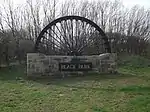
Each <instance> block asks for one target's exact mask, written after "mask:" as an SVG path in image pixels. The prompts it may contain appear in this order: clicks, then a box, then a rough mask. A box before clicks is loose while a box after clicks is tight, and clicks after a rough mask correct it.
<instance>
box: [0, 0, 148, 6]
mask: <svg viewBox="0 0 150 112" xmlns="http://www.w3.org/2000/svg"><path fill="white" fill-rule="evenodd" d="M4 1H6V0H0V4H3V3H4ZM12 1H13V2H14V4H15V5H20V4H23V3H25V1H26V0H12ZM33 1H35V0H33ZM59 1H64V0H59ZM78 1H81V0H78ZM89 1H93V0H89ZM95 1H96V0H95ZM121 1H122V2H123V4H124V5H125V6H126V7H128V8H130V7H132V6H134V5H136V4H138V5H140V6H144V7H145V8H150V0H121Z"/></svg>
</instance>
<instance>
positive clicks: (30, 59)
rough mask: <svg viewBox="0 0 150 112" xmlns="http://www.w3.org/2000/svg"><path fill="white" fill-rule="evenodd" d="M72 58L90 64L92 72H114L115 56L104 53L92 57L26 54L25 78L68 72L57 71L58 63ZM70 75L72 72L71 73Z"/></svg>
mask: <svg viewBox="0 0 150 112" xmlns="http://www.w3.org/2000/svg"><path fill="white" fill-rule="evenodd" d="M73 58H78V59H80V60H84V62H92V71H94V72H99V73H109V72H114V71H115V70H116V54H114V53H105V54H101V55H92V56H76V57H75V56H46V55H44V54H40V53H28V54H27V76H29V77H30V76H32V77H41V76H51V75H58V74H59V75H60V74H64V73H69V72H61V71H59V66H58V65H59V63H60V62H70V61H71V60H72V59H73ZM71 73H72V72H71Z"/></svg>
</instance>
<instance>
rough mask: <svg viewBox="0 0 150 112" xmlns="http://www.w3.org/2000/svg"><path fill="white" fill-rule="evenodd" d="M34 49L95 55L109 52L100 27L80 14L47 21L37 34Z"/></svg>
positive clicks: (106, 39)
mask: <svg viewBox="0 0 150 112" xmlns="http://www.w3.org/2000/svg"><path fill="white" fill-rule="evenodd" d="M35 51H36V52H39V53H44V54H48V55H96V54H101V53H110V52H111V48H110V45H109V42H108V38H107V36H106V35H105V33H104V32H103V31H102V30H101V28H100V27H99V26H98V25H96V24H95V23H94V22H92V21H91V20H89V19H86V18H84V17H80V16H64V17H60V18H58V19H56V20H54V21H52V22H51V23H49V24H48V25H47V26H46V27H45V28H44V29H43V30H42V31H41V33H40V34H39V36H38V38H37V41H36V44H35Z"/></svg>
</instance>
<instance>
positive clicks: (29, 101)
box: [0, 64, 150, 112]
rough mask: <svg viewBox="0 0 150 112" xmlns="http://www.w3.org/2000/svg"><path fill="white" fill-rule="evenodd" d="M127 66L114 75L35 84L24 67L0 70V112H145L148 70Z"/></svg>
mask: <svg viewBox="0 0 150 112" xmlns="http://www.w3.org/2000/svg"><path fill="white" fill-rule="evenodd" d="M127 65H128V64H126V65H124V66H120V68H119V72H120V74H117V75H113V74H105V75H100V74H99V75H94V74H93V75H88V76H84V77H73V78H71V77H70V78H61V79H60V78H59V79H38V80H35V81H33V80H26V78H25V73H24V71H25V68H24V67H19V66H18V67H11V68H9V69H8V68H3V69H0V99H1V101H0V112H149V110H150V94H149V93H150V86H149V85H150V76H149V73H150V70H149V67H146V66H145V65H144V67H141V68H140V67H135V66H134V67H128V66H127ZM133 65H134V64H133ZM135 68H136V69H135Z"/></svg>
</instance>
